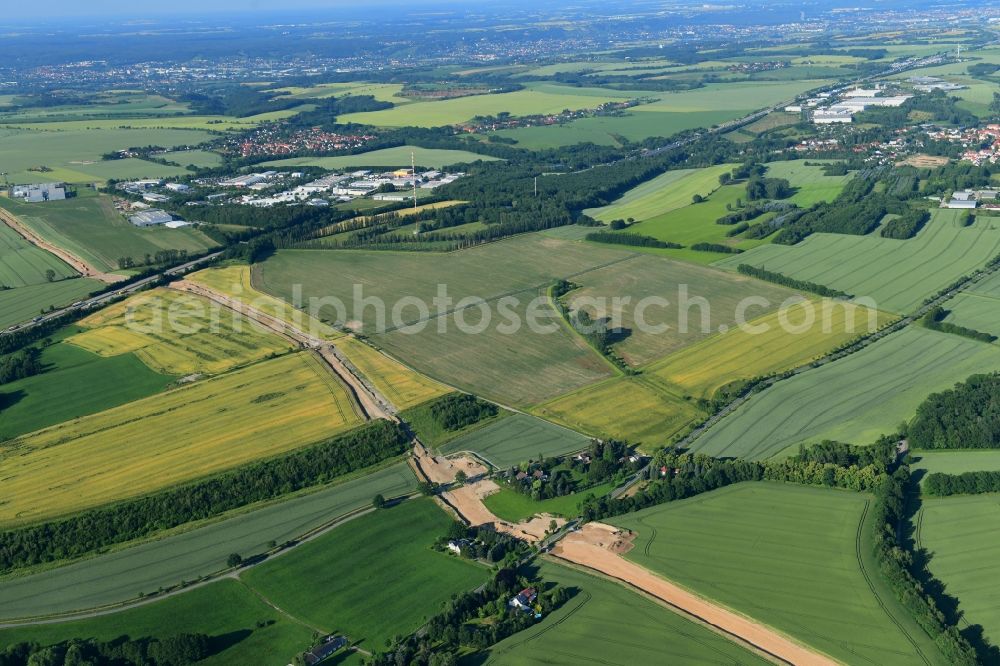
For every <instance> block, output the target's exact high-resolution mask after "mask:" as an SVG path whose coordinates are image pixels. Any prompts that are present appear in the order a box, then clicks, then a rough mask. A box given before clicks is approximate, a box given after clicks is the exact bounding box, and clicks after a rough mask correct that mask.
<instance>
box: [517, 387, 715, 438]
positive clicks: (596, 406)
mask: <svg viewBox="0 0 1000 666" xmlns="http://www.w3.org/2000/svg"><path fill="white" fill-rule="evenodd" d="M532 412H534V413H535V414H538V415H539V416H543V417H545V418H547V419H549V420H551V421H555V422H556V423H561V424H562V425H565V426H567V427H569V428H573V429H574V430H579V431H580V432H583V433H586V434H588V435H592V436H594V437H602V438H610V439H624V440H627V441H629V442H631V443H633V444H642V445H645V446H647V447H648V446H651V445H657V444H666V443H667V440H669V439H670V437H671V436H672V435H674V434H675V433H677V432H678V431H680V430H681V429H683V428H684V427H686V426H687V425H688V424H690V423H691V422H692V421H695V420H696V419H697V418H698V416H699V415H700V414H701V412H699V410H698V408H697V407H696V406H695V405H694V404H693V403H691V402H687V401H685V400H683V399H681V398H680V397H678V396H676V395H673V394H672V393H670V392H669V391H666V390H664V388H663V387H661V386H658V385H657V384H655V383H653V382H649V381H647V380H646V379H645V378H643V377H641V376H640V377H616V378H614V379H609V380H606V381H603V382H600V383H597V384H592V385H591V386H587V387H586V388H582V389H580V390H578V391H574V392H573V393H570V394H568V395H564V396H562V397H560V398H557V399H555V400H552V401H550V402H547V403H545V404H543V405H539V406H538V407H536V408H534V409H533V410H532Z"/></svg>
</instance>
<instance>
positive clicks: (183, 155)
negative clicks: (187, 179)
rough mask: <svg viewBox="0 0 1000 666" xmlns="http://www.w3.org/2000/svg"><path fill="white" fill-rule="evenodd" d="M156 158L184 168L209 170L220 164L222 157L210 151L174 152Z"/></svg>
mask: <svg viewBox="0 0 1000 666" xmlns="http://www.w3.org/2000/svg"><path fill="white" fill-rule="evenodd" d="M157 157H159V158H161V159H164V160H167V161H168V162H174V163H175V164H180V165H181V166H184V167H186V166H195V167H202V168H205V169H211V168H213V167H217V166H220V165H221V164H222V155H220V154H219V153H213V152H212V151H210V150H175V151H169V152H166V153H160V154H159V155H157Z"/></svg>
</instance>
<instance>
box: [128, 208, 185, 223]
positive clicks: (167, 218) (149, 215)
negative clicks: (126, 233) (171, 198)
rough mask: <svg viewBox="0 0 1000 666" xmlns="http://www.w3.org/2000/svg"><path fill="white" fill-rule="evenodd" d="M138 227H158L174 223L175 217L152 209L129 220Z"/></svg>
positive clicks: (163, 211)
mask: <svg viewBox="0 0 1000 666" xmlns="http://www.w3.org/2000/svg"><path fill="white" fill-rule="evenodd" d="M128 220H129V222H131V223H132V224H134V225H135V226H137V227H156V226H159V225H161V224H167V223H168V222H173V221H174V216H173V215H171V214H170V213H168V212H167V211H165V210H160V209H159V208H150V209H149V210H144V211H142V212H141V213H136V214H135V215H133V216H131V217H130V218H128Z"/></svg>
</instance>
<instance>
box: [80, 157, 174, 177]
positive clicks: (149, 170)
mask: <svg viewBox="0 0 1000 666" xmlns="http://www.w3.org/2000/svg"><path fill="white" fill-rule="evenodd" d="M72 167H73V170H74V171H78V172H80V173H82V174H84V175H86V176H89V177H90V179H91V180H93V181H101V182H103V181H107V180H137V179H140V178H171V177H173V176H184V175H187V174H189V173H191V172H190V171H188V170H187V169H186V168H184V166H179V167H177V166H170V165H166V164H159V163H157V162H150V161H148V160H141V159H138V158H135V157H130V158H128V159H124V160H107V161H102V162H94V163H93V164H73V165H72Z"/></svg>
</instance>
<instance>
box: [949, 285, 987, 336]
mask: <svg viewBox="0 0 1000 666" xmlns="http://www.w3.org/2000/svg"><path fill="white" fill-rule="evenodd" d="M998 276H1000V273H995V274H994V275H993V276H992V277H991V278H990V279H991V280H992V281H993V282H997V280H996V278H997V277H998ZM984 282H986V281H984ZM942 307H944V309H945V310H948V311H949V314H948V316H947V317H945V321H946V322H948V323H949V324H957V325H958V326H965V327H967V328H971V329H974V330H977V331H981V332H983V333H991V334H993V335H996V336H1000V297H997V296H990V295H988V294H987V293H986V292H985V291H976V290H975V289H969V290H966V291H965V292H963V293H961V294H959V295H958V296H956V297H955V298H953V299H951V300H950V301H948V302H947V303H945V304H944V305H943V306H942Z"/></svg>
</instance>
